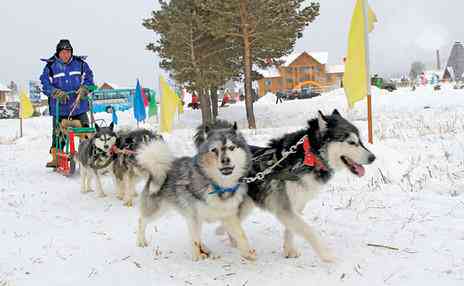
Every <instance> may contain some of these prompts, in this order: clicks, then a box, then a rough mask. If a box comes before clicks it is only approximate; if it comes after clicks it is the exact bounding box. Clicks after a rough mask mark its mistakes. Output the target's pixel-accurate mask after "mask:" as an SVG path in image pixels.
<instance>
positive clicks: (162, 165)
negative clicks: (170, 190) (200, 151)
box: [137, 140, 174, 194]
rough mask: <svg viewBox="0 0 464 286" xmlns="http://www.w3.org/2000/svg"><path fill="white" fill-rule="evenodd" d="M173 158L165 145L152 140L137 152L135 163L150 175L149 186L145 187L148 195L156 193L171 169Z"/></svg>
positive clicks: (159, 141)
mask: <svg viewBox="0 0 464 286" xmlns="http://www.w3.org/2000/svg"><path fill="white" fill-rule="evenodd" d="M173 161H174V157H173V155H172V153H171V151H170V150H169V147H168V145H167V144H166V143H164V142H163V141H161V140H154V141H152V142H150V143H148V144H146V145H144V146H142V147H140V150H139V151H138V152H137V162H138V163H139V164H140V165H141V166H142V167H143V168H144V169H146V170H147V171H148V172H149V173H150V181H151V184H150V186H146V188H145V190H148V192H149V193H150V194H155V193H157V192H158V191H159V190H160V189H161V186H162V185H163V183H164V181H165V180H166V176H167V174H168V171H169V169H170V168H171V165H172V162H173Z"/></svg>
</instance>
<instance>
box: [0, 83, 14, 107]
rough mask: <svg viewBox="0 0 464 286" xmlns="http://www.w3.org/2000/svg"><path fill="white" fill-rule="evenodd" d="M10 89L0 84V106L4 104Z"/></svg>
mask: <svg viewBox="0 0 464 286" xmlns="http://www.w3.org/2000/svg"><path fill="white" fill-rule="evenodd" d="M10 92H11V89H9V88H8V87H6V86H5V85H3V84H1V83H0V104H5V103H6V101H7V97H8V94H9V93H10Z"/></svg>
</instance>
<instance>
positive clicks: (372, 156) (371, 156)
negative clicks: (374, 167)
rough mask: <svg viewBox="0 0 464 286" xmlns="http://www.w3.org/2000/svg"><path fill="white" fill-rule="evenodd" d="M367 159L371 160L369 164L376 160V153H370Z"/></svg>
mask: <svg viewBox="0 0 464 286" xmlns="http://www.w3.org/2000/svg"><path fill="white" fill-rule="evenodd" d="M367 161H369V164H370V163H372V162H374V161H375V155H374V154H370V155H369V158H367Z"/></svg>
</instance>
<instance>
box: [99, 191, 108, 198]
mask: <svg viewBox="0 0 464 286" xmlns="http://www.w3.org/2000/svg"><path fill="white" fill-rule="evenodd" d="M98 197H99V198H104V197H106V194H105V193H104V192H100V193H98Z"/></svg>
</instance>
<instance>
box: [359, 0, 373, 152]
mask: <svg viewBox="0 0 464 286" xmlns="http://www.w3.org/2000/svg"><path fill="white" fill-rule="evenodd" d="M367 1H368V0H362V3H363V14H364V37H365V38H364V50H365V53H366V54H365V58H366V84H367V129H368V142H369V143H371V144H373V143H374V141H373V135H372V98H371V94H372V90H371V78H370V69H369V27H368V26H369V24H368V23H369V12H368V9H369V5H368V3H367Z"/></svg>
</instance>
